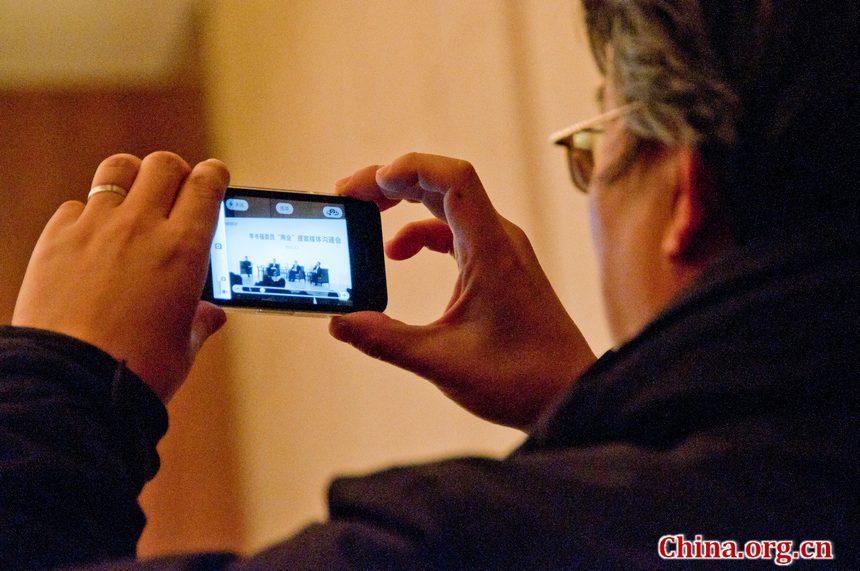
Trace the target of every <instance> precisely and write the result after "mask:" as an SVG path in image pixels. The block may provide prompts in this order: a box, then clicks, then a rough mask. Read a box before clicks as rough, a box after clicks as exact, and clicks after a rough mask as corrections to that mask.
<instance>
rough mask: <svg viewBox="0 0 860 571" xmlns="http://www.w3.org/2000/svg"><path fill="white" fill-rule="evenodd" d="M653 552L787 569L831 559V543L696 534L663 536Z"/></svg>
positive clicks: (672, 557) (668, 556) (676, 557)
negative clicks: (740, 539)
mask: <svg viewBox="0 0 860 571" xmlns="http://www.w3.org/2000/svg"><path fill="white" fill-rule="evenodd" d="M657 553H658V554H659V555H660V557H661V558H662V559H667V560H679V561H680V560H702V561H743V560H747V559H750V560H763V561H773V562H774V563H775V564H776V565H779V566H783V567H784V566H787V565H791V564H792V563H794V562H795V561H810V560H828V559H833V542H832V541H828V540H823V539H815V540H808V541H802V542H800V543H798V544H795V542H794V541H792V540H789V539H783V540H778V539H761V540H758V539H756V540H751V541H747V542H745V543H743V544H741V543H739V542H737V541H734V540H731V539H727V540H719V539H705V538H704V537H702V536H701V535H696V536H694V537H693V539H687V537H686V536H684V534H675V535H664V536H663V537H661V538H660V540H659V541H658V542H657Z"/></svg>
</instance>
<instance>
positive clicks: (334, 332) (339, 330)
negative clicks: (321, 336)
mask: <svg viewBox="0 0 860 571" xmlns="http://www.w3.org/2000/svg"><path fill="white" fill-rule="evenodd" d="M328 330H329V333H331V336H332V337H334V338H335V339H337V340H338V341H343V340H345V339H346V338H347V335H348V334H349V323H348V322H347V320H346V319H344V318H342V317H332V318H331V322H330V323H329V327H328Z"/></svg>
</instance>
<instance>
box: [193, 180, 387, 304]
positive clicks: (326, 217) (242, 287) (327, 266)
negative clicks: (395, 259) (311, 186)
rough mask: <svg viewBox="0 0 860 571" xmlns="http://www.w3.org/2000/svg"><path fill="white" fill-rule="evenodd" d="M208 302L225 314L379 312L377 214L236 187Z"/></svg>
mask: <svg viewBox="0 0 860 571" xmlns="http://www.w3.org/2000/svg"><path fill="white" fill-rule="evenodd" d="M203 297H204V299H208V300H210V301H213V302H215V303H217V304H219V305H224V306H227V307H244V308H259V309H272V310H279V309H280V310H286V311H307V312H329V313H345V312H349V311H359V310H364V309H373V310H379V311H381V310H382V309H384V307H385V301H386V299H385V298H386V293H385V274H384V262H383V255H382V237H381V225H380V222H379V211H378V209H377V208H376V206H375V205H373V204H372V203H366V202H361V201H357V200H354V199H349V198H345V197H337V196H328V195H314V194H307V193H297V192H288V191H274V190H265V189H242V188H235V187H231V188H230V189H228V191H227V195H226V196H225V199H224V201H223V203H222V205H221V212H220V215H219V219H218V226H217V228H216V230H215V237H214V239H213V241H212V249H211V251H210V272H209V280H207V285H206V291H204V296H203Z"/></svg>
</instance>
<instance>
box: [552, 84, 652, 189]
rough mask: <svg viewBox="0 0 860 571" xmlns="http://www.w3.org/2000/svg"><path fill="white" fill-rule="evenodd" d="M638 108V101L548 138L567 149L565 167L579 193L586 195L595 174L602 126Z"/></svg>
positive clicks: (602, 130) (572, 126)
mask: <svg viewBox="0 0 860 571" xmlns="http://www.w3.org/2000/svg"><path fill="white" fill-rule="evenodd" d="M640 106H641V104H640V103H639V102H638V101H634V102H633V103H628V104H627V105H622V106H621V107H617V108H615V109H612V110H610V111H607V112H606V113H601V114H600V115H598V116H597V117H593V118H591V119H587V120H585V121H580V122H579V123H576V124H574V125H571V126H570V127H567V128H566V129H562V130H560V131H556V132H555V133H553V134H552V135H550V136H549V142H550V143H554V144H556V145H561V146H562V147H565V148H566V149H567V163H568V168H569V169H570V178H571V180H573V184H574V185H575V186H576V188H578V189H579V190H581V191H582V192H588V185H589V184H590V183H591V174H592V172H593V171H594V149H595V148H596V147H597V144H598V141H599V139H600V136H601V135H603V133H604V131H605V129H603V128H601V125H603V124H604V123H607V122H609V121H612V120H614V119H618V118H619V117H621V116H623V115H626V114H627V113H630V112H631V111H635V110H636V109H638V108H639V107H640Z"/></svg>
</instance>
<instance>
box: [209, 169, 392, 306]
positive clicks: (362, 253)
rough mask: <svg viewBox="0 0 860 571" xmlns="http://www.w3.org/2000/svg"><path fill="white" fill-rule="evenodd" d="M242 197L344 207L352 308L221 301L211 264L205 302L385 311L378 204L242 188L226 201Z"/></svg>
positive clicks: (267, 300)
mask: <svg viewBox="0 0 860 571" xmlns="http://www.w3.org/2000/svg"><path fill="white" fill-rule="evenodd" d="M243 196H250V197H260V198H270V199H276V200H277V199H284V200H290V201H303V202H318V203H326V204H340V205H343V207H344V213H345V216H346V230H347V240H348V242H349V261H350V271H351V278H352V305H341V304H331V305H328V304H313V303H308V302H305V301H296V300H293V299H290V298H287V299H271V298H262V299H218V298H215V296H214V295H213V285H214V284H213V279H212V263H211V260H210V261H209V262H208V263H207V267H208V270H207V277H206V283H205V284H204V287H203V295H202V299H203V300H205V301H209V302H212V303H214V304H216V305H219V306H221V307H225V308H236V309H249V310H259V311H275V312H288V313H305V314H323V315H326V314H327V315H333V314H343V313H353V312H356V311H384V310H385V307H386V305H387V303H388V293H387V284H386V279H385V256H384V253H383V250H382V220H381V217H380V214H379V208H378V207H377V206H376V204H374V203H373V202H366V201H363V200H358V199H355V198H351V197H347V196H337V195H332V194H324V193H311V192H303V191H295V190H276V189H268V188H256V187H240V186H230V187H228V188H227V191H226V193H225V195H224V201H226V200H227V199H229V198H234V197H243ZM222 208H223V201H222Z"/></svg>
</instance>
